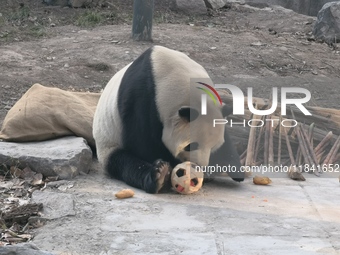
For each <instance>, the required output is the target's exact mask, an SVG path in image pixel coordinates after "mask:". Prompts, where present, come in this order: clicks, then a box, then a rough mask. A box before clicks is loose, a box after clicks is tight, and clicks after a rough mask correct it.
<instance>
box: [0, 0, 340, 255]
mask: <svg viewBox="0 0 340 255" xmlns="http://www.w3.org/2000/svg"><path fill="white" fill-rule="evenodd" d="M108 2H109V4H108V5H105V6H103V7H100V8H96V9H88V10H86V9H72V8H68V7H57V6H53V7H51V6H45V5H44V4H42V3H41V1H24V0H22V1H13V0H8V1H0V13H1V15H0V125H1V123H2V121H3V119H4V117H5V115H6V113H7V111H8V110H9V109H10V108H11V107H12V106H13V105H14V103H15V102H16V101H17V100H18V99H19V98H20V97H21V96H22V95H23V94H24V93H25V91H27V89H29V88H30V87H31V86H32V85H33V84H34V83H40V84H43V85H46V86H51V87H58V88H62V89H66V90H72V91H94V92H98V91H100V90H101V89H102V88H103V87H105V85H106V83H107V82H108V81H109V79H110V78H111V77H112V75H113V74H114V73H115V72H117V71H118V70H119V69H121V68H122V67H124V66H125V65H126V64H128V63H129V62H131V61H133V60H134V59H135V58H136V57H138V56H139V55H140V54H141V53H142V52H143V51H144V50H146V49H147V48H148V47H150V46H152V45H163V46H166V47H169V48H172V49H176V50H179V51H182V52H185V53H186V54H188V55H189V56H190V57H191V58H193V59H194V60H195V61H197V62H198V63H200V64H202V65H203V66H204V67H205V68H206V69H207V71H208V73H209V74H210V75H211V77H212V79H213V81H214V82H215V83H233V84H236V85H239V86H240V87H241V88H242V89H243V90H245V89H246V87H249V86H254V92H255V95H257V96H261V97H269V96H267V95H269V92H270V88H271V87H273V86H278V87H280V86H298V87H305V88H307V89H309V90H310V91H311V93H312V100H311V101H310V104H311V105H317V106H322V107H330V108H337V109H340V106H339V99H340V98H339V91H340V87H339V86H340V85H339V81H340V61H339V59H340V48H339V47H338V46H337V45H333V46H328V45H327V44H324V43H320V42H315V41H314V40H313V37H312V34H311V31H312V27H313V24H314V21H315V18H313V17H308V16H304V15H299V14H296V13H294V12H292V11H290V10H286V9H283V8H280V7H273V8H265V9H257V8H254V7H250V6H246V5H238V4H233V5H230V6H227V7H226V8H224V9H221V10H218V11H211V12H209V14H208V15H203V16H190V15H186V14H181V13H176V12H173V11H171V9H170V6H169V3H170V1H164V0H158V1H155V2H156V6H155V19H154V30H153V42H135V41H132V40H131V39H130V34H131V23H132V22H131V19H132V4H131V3H132V1H124V0H110V1H108ZM78 180H81V181H80V182H79V184H78V185H75V189H76V187H77V186H79V187H81V188H80V189H79V190H77V191H73V192H75V194H77V196H78V195H79V194H80V195H79V197H81V196H84V197H85V198H86V200H87V199H88V198H90V197H92V195H93V194H95V195H96V196H98V198H92V200H91V201H85V200H84V201H83V199H80V200H79V201H81V203H84V206H83V205H80V207H78V208H77V209H76V210H77V213H78V215H81V216H84V215H86V214H87V212H90V214H89V215H90V216H91V217H95V215H96V212H94V210H95V209H94V208H93V206H91V204H95V203H96V206H101V205H102V204H106V202H107V201H109V202H110V203H111V199H109V200H107V201H106V200H105V199H106V198H105V196H106V195H107V194H109V192H111V180H103V179H102V177H98V176H97V175H96V174H92V175H91V176H89V179H88V180H84V177H81V178H79V179H78ZM98 180H99V182H100V183H104V184H105V186H100V185H98V183H97V181H98ZM76 181H77V180H76ZM85 184H86V185H85ZM116 185H117V186H116V187H118V188H120V187H125V186H124V185H122V184H121V183H118V184H117V183H116ZM231 186H233V185H231ZM103 187H104V189H103V190H101V188H103ZM83 193H84V194H85V195H84V194H83ZM104 195H105V196H104ZM168 196H169V197H170V198H172V196H173V195H168ZM202 196H205V194H203V195H202ZM147 199H148V200H150V199H151V196H147ZM159 199H160V200H161V198H157V199H156V200H155V201H154V202H153V203H154V204H157V203H158V202H159V201H158V200H159ZM186 199H188V200H189V202H190V198H186ZM196 200H197V201H198V198H197V197H196ZM98 201H99V202H98ZM150 203H151V202H150ZM140 206H141V208H142V207H143V205H142V204H140ZM137 207H138V206H137ZM287 207H289V206H288V205H287ZM105 208H106V207H105ZM143 208H144V207H143ZM143 208H142V209H143ZM150 208H151V207H150ZM150 208H149V209H150ZM106 209H107V208H106ZM149 209H148V210H149ZM107 210H109V209H107ZM124 210H126V209H124ZM145 210H146V209H145ZM150 210H156V211H157V210H158V209H157V208H156V209H154V208H153V207H152V208H151V209H150ZM102 212H103V211H102ZM103 213H104V212H103ZM68 220H69V219H68V218H65V219H62V220H60V221H57V222H54V223H53V224H54V225H53V226H54V227H55V228H62V226H63V224H67V222H68ZM82 220H83V219H82ZM81 229H82V230H83V231H85V232H86V231H87V230H88V229H89V228H87V227H86V226H82V228H81ZM98 231H99V230H98ZM54 235H57V234H54ZM68 235H69V233H66V234H65V236H58V242H57V243H55V244H54V245H55V247H57V246H58V245H60V246H62V245H63V242H64V240H65V238H66V239H67V238H71V237H70V236H68ZM79 235H80V232H79ZM93 235H97V236H96V237H94V240H96V242H98V243H99V242H100V240H99V239H100V238H108V237H107V236H104V237H103V235H102V233H100V232H94V233H93ZM44 238H45V237H42V236H40V237H39V241H40V242H41V243H43V244H45V245H44V247H48V245H49V243H52V242H53V239H54V238H55V236H53V235H51V236H47V237H46V238H45V239H44ZM79 238H81V237H79ZM86 238H88V239H89V241H90V239H91V236H90V235H87V236H86ZM117 238H118V239H119V237H117ZM202 238H203V237H202ZM118 239H117V240H118ZM70 242H71V241H70ZM117 242H119V240H118V241H117ZM72 245H74V246H76V247H75V248H74V249H73V251H77V249H78V252H79V254H85V253H81V248H82V247H81V245H80V244H78V245H76V244H75V243H72ZM89 245H90V244H89ZM96 245H97V244H96ZM60 246H59V247H60ZM55 249H56V250H58V251H60V249H59V248H55ZM88 249H90V250H91V249H92V250H93V251H98V250H100V249H98V250H96V247H92V248H88ZM50 250H51V251H52V250H54V248H53V249H52V248H51V249H50ZM60 254H77V253H76V252H73V253H60ZM89 254H91V253H89ZM92 254H95V253H92ZM97 254H99V253H97ZM219 254H222V253H219Z"/></svg>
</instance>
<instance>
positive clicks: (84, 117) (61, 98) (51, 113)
mask: <svg viewBox="0 0 340 255" xmlns="http://www.w3.org/2000/svg"><path fill="white" fill-rule="evenodd" d="M99 97H100V94H99V93H86V92H69V91H64V90H61V89H58V88H50V87H44V86H42V85H40V84H34V85H33V86H32V87H31V88H30V89H29V90H28V91H27V92H26V93H25V94H24V95H23V96H22V98H21V99H20V100H19V101H18V102H17V103H16V104H15V105H14V106H13V107H12V109H11V110H10V111H9V112H8V113H7V115H6V117H5V120H4V122H3V125H2V128H1V131H0V139H3V140H5V141H13V142H28V141H42V140H48V139H52V138H56V137H62V136H68V135H75V136H80V137H84V138H85V139H86V140H87V142H88V143H89V145H91V146H93V147H94V146H95V143H94V139H93V136H92V122H93V115H94V112H95V109H96V106H97V103H98V100H99Z"/></svg>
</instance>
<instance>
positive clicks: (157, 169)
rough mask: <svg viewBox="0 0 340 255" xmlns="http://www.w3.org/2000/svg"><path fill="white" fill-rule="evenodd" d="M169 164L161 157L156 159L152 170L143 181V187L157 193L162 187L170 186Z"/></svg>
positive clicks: (149, 191)
mask: <svg viewBox="0 0 340 255" xmlns="http://www.w3.org/2000/svg"><path fill="white" fill-rule="evenodd" d="M170 173H171V166H170V164H169V163H168V162H165V161H163V160H161V159H158V160H156V161H155V162H154V163H153V165H152V170H151V172H150V173H149V174H148V176H147V177H146V179H145V181H144V187H145V190H146V192H148V193H158V192H159V191H160V190H161V189H162V188H163V189H165V188H167V187H168V186H169V187H170V185H169V184H170Z"/></svg>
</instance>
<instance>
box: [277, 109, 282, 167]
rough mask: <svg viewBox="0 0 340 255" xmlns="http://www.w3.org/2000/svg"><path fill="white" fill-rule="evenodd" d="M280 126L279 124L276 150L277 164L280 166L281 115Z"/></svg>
mask: <svg viewBox="0 0 340 255" xmlns="http://www.w3.org/2000/svg"><path fill="white" fill-rule="evenodd" d="M279 121H280V124H279V145H278V148H277V164H278V165H280V164H281V146H282V145H281V143H282V141H281V139H282V134H281V122H282V115H281V114H280V119H279Z"/></svg>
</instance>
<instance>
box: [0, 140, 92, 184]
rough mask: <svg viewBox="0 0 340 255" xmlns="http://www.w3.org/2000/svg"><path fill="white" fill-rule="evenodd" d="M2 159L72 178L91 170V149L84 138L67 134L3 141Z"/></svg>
mask: <svg viewBox="0 0 340 255" xmlns="http://www.w3.org/2000/svg"><path fill="white" fill-rule="evenodd" d="M0 162H4V163H7V164H8V165H13V164H17V163H16V162H19V164H18V165H19V167H20V168H24V167H26V166H29V167H30V168H31V169H32V170H33V171H35V172H38V173H42V174H43V175H44V176H45V177H47V176H56V175H57V176H59V178H60V179H70V178H72V177H74V176H76V175H78V174H79V172H84V173H88V171H89V168H90V164H91V162H92V151H91V149H90V147H89V146H88V145H87V143H86V141H85V139H84V138H82V137H73V136H71V137H64V138H59V139H55V140H49V141H43V142H29V143H11V142H0Z"/></svg>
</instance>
